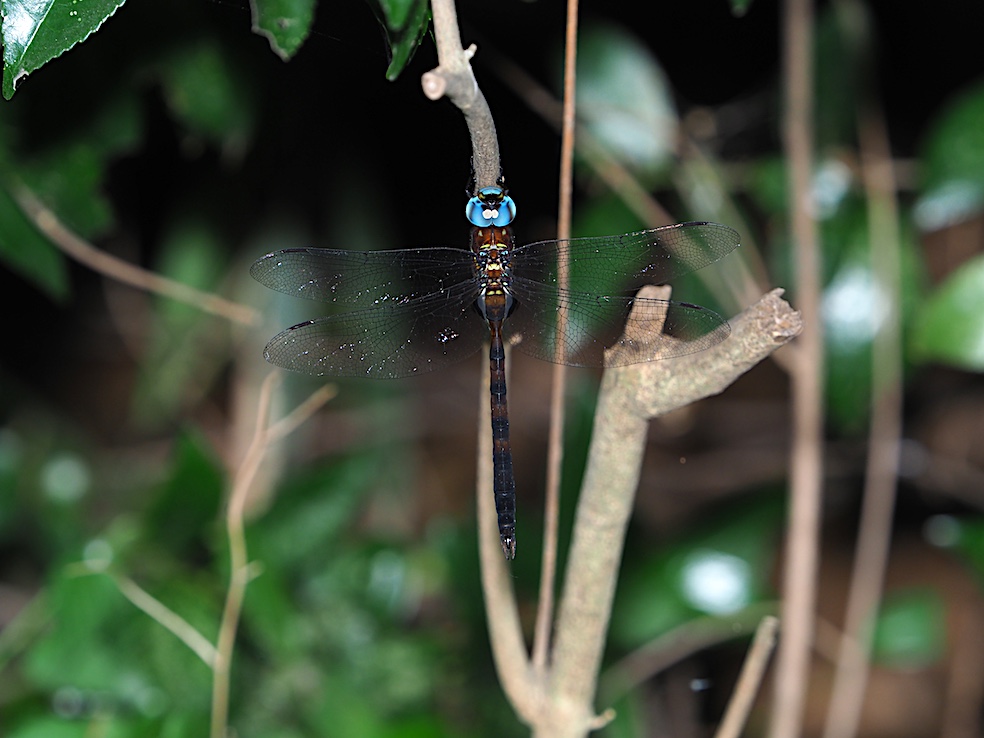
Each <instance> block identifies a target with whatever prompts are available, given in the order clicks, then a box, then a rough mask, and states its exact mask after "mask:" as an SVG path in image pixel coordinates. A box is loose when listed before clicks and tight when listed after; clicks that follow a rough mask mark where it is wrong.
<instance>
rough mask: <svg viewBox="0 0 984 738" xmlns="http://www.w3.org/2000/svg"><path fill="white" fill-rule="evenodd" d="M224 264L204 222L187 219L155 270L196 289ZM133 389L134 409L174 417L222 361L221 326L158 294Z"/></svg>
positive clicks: (210, 282)
mask: <svg viewBox="0 0 984 738" xmlns="http://www.w3.org/2000/svg"><path fill="white" fill-rule="evenodd" d="M224 269H225V258H224V255H223V254H222V247H221V245H220V244H219V243H218V241H217V240H216V238H215V235H214V234H213V233H212V231H211V229H210V227H209V226H207V225H204V224H201V223H197V222H193V221H187V222H182V223H180V224H179V225H177V226H176V227H175V228H174V231H173V232H172V233H171V234H170V235H169V237H168V239H167V241H166V242H165V243H164V245H163V249H162V256H161V263H160V265H159V267H158V271H159V272H160V273H161V274H163V275H165V276H167V277H170V278H171V279H174V280H175V281H177V282H180V283H182V284H187V285H189V286H191V287H196V288H198V289H201V290H210V289H212V288H214V287H215V285H216V284H217V283H218V281H219V279H220V277H221V275H222V273H223V270H224ZM156 305H157V309H156V313H155V316H154V323H153V326H152V329H151V330H152V333H151V337H150V342H149V345H148V348H147V351H146V354H145V356H144V358H143V362H142V366H141V375H140V380H139V384H138V387H137V392H136V394H135V398H134V403H135V409H134V412H135V415H136V417H137V418H138V420H139V421H140V422H143V423H149V424H153V423H155V422H159V421H160V420H161V419H167V418H171V417H174V416H176V415H178V414H180V412H181V411H182V408H183V407H185V406H187V405H188V404H189V403H192V402H194V401H195V400H196V398H198V397H200V396H201V395H202V394H204V393H206V392H207V391H208V390H209V388H210V386H211V384H210V379H211V378H212V377H214V376H215V375H216V374H217V373H218V371H219V370H220V369H221V367H222V362H223V361H224V357H225V353H224V349H223V346H224V343H223V341H224V340H225V338H226V337H227V334H226V333H225V331H224V326H223V325H222V324H221V323H219V322H217V321H216V320H214V319H212V318H211V317H210V316H208V315H207V314H205V313H203V312H202V311H200V310H198V309H197V308H195V307H193V306H191V305H187V304H185V303H183V302H177V301H175V300H170V299H167V298H163V297H162V298H160V299H159V300H158V301H157V303H156Z"/></svg>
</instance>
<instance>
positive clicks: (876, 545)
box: [824, 3, 902, 738]
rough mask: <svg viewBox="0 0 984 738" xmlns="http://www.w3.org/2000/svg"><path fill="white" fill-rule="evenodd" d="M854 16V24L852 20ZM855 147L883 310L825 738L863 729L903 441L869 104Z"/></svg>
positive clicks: (896, 313)
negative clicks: (850, 567)
mask: <svg viewBox="0 0 984 738" xmlns="http://www.w3.org/2000/svg"><path fill="white" fill-rule="evenodd" d="M845 9H847V6H846V3H845ZM851 16H852V17H858V16H857V13H852V14H851ZM860 35H861V37H862V38H864V39H867V38H868V37H869V36H868V34H860ZM871 94H873V92H872V93H871ZM858 142H859V146H860V150H861V174H862V178H863V182H864V187H865V192H866V195H867V201H868V239H869V243H870V244H871V265H872V274H873V275H874V278H875V285H876V289H877V292H878V294H879V295H880V296H881V297H882V298H883V300H884V303H885V306H886V311H885V314H884V318H883V320H882V322H881V325H880V326H879V330H878V332H877V333H876V334H875V338H874V341H873V344H872V365H871V402H872V408H871V427H870V428H869V433H868V439H869V440H868V461H867V468H866V470H865V487H864V492H863V501H862V507H861V521H860V525H859V527H858V539H857V548H856V551H855V558H854V570H853V571H852V573H851V585H850V589H849V592H848V600H847V610H846V614H845V620H844V633H843V636H842V638H841V647H840V653H839V656H838V659H837V668H836V671H835V676H834V687H833V691H832V694H831V699H830V704H829V706H828V710H827V724H826V728H825V731H824V736H825V738H851V737H852V736H854V735H855V734H856V733H857V730H858V725H859V724H860V720H861V709H862V707H863V705H864V696H865V690H866V687H867V682H868V671H869V659H870V653H871V635H872V634H871V623H872V621H873V616H874V613H875V611H876V610H877V608H878V603H879V601H880V600H881V595H882V588H883V585H884V579H885V569H886V567H887V565H888V555H889V548H890V545H891V536H892V515H893V511H894V509H895V492H896V484H897V479H898V464H899V453H900V446H901V436H902V342H901V331H902V327H901V300H902V295H901V280H902V274H901V271H902V266H901V258H900V242H901V232H900V230H899V213H898V203H897V201H896V196H895V193H896V188H897V182H896V178H895V173H894V167H893V164H892V152H891V148H890V146H889V142H888V131H887V129H886V126H885V120H884V117H883V116H882V113H881V110H880V109H879V108H878V107H877V104H876V103H875V101H874V100H873V99H870V100H869V102H868V103H867V104H865V105H862V108H861V113H860V117H859V120H858Z"/></svg>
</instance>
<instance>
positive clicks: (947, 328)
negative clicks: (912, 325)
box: [913, 256, 984, 371]
mask: <svg viewBox="0 0 984 738" xmlns="http://www.w3.org/2000/svg"><path fill="white" fill-rule="evenodd" d="M913 348H914V350H915V351H916V354H917V355H918V356H919V358H921V359H924V360H932V361H940V362H943V363H946V364H951V365H953V366H957V367H961V368H964V369H971V370H975V371H981V370H984V256H977V257H975V258H973V259H971V260H969V261H968V262H966V263H965V264H964V265H963V266H961V267H960V268H959V269H957V271H955V272H954V273H953V274H952V275H950V277H949V278H948V279H947V280H946V281H945V282H944V283H943V284H942V285H940V287H939V288H938V289H937V290H936V292H935V293H934V294H933V295H931V296H930V298H929V300H927V301H926V304H925V305H924V307H923V309H922V311H921V314H920V318H919V322H918V324H917V325H916V330H915V334H914V336H913Z"/></svg>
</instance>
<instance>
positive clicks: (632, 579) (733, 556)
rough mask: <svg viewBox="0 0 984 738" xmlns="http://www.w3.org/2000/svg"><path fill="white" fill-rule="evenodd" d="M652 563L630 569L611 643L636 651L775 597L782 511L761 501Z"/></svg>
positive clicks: (615, 614) (615, 613) (617, 606)
mask: <svg viewBox="0 0 984 738" xmlns="http://www.w3.org/2000/svg"><path fill="white" fill-rule="evenodd" d="M747 504H748V506H747V507H746V508H745V509H743V510H742V511H740V512H739V513H738V514H736V515H730V516H727V517H724V518H722V519H721V520H719V521H717V522H715V523H713V524H710V525H708V526H706V527H705V528H704V529H702V530H700V531H698V532H697V533H695V534H694V535H693V536H691V537H688V538H687V539H686V540H683V541H679V542H678V543H676V544H674V545H673V546H671V547H669V548H667V549H665V550H664V551H661V552H660V553H658V554H657V555H655V556H653V557H652V558H651V559H650V560H648V561H644V562H633V563H632V564H631V572H629V573H627V575H626V577H625V581H624V583H622V584H621V585H620V588H619V592H618V596H617V599H616V604H615V609H614V611H613V614H612V628H611V634H612V640H613V642H616V643H618V644H620V645H622V646H624V647H627V648H631V647H635V646H638V645H639V644H641V643H645V642H646V641H649V640H651V639H653V638H655V637H656V636H658V635H661V634H662V633H665V632H666V631H668V630H670V629H671V628H674V627H677V626H679V625H682V624H683V623H685V622H687V621H689V620H692V619H694V618H695V617H699V616H702V615H717V616H727V615H730V614H733V613H736V612H738V611H740V610H742V609H744V608H746V607H748V606H749V605H752V604H754V603H755V602H757V601H759V600H761V599H762V598H764V597H765V596H767V594H768V593H769V591H770V588H769V587H770V585H769V579H768V572H769V571H770V570H771V568H772V566H771V562H772V558H773V556H774V550H775V539H776V536H777V534H778V531H779V526H780V525H781V523H782V506H781V503H780V502H777V500H776V499H764V500H763V501H760V502H759V503H757V504H751V503H747Z"/></svg>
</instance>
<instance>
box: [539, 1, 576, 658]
mask: <svg viewBox="0 0 984 738" xmlns="http://www.w3.org/2000/svg"><path fill="white" fill-rule="evenodd" d="M577 11H578V0H568V2H567V34H566V47H565V52H564V111H563V124H562V127H561V147H560V182H559V191H560V192H559V194H560V197H559V212H558V215H557V238H559V239H564V238H570V237H571V210H572V205H571V200H572V194H573V190H574V184H573V181H574V128H575V118H576V115H575V111H576V95H575V84H576V81H577V77H576V68H577ZM568 271H569V269H568V264H567V261H566V259H561V260H560V262H559V263H558V264H557V286H558V287H559V288H560V289H562V290H564V289H567V287H568V283H569V281H570V277H569V274H568ZM566 331H567V314H566V312H565V311H564V310H563V309H561V310H559V311H558V313H557V345H558V350H559V349H560V347H561V346H563V340H564V335H565V333H566ZM566 389H567V369H566V367H565V366H564V365H563V364H561V363H559V362H558V363H556V364H554V367H553V386H552V388H551V394H550V437H549V439H548V442H547V448H548V451H547V483H546V500H545V504H544V516H543V518H544V524H543V525H544V531H543V554H542V562H541V567H540V593H539V607H538V609H537V618H536V626H535V630H534V637H533V666H534V668H537V669H544V668H545V667H546V664H547V651H548V648H549V644H550V627H551V624H552V622H553V610H554V583H555V580H556V577H557V537H558V536H557V530H558V524H559V520H560V477H561V474H560V472H561V466H562V464H563V461H564V415H565V408H564V396H565V394H566Z"/></svg>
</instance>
